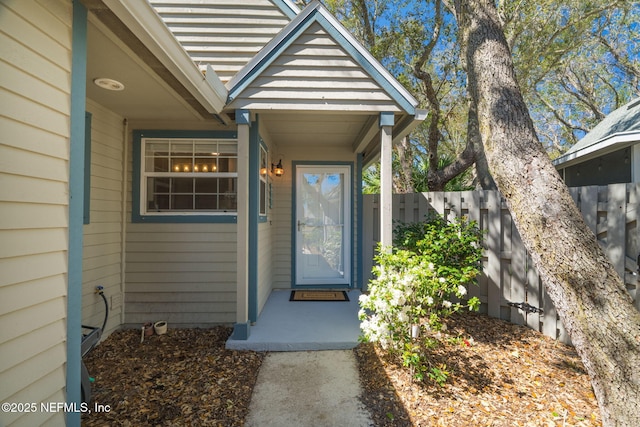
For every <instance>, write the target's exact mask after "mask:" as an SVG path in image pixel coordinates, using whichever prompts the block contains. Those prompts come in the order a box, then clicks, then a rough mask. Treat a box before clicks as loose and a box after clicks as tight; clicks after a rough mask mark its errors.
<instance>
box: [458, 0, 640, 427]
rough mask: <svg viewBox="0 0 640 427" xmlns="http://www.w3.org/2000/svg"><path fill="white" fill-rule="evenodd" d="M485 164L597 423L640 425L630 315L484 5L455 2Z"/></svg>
mask: <svg viewBox="0 0 640 427" xmlns="http://www.w3.org/2000/svg"><path fill="white" fill-rule="evenodd" d="M455 7H456V14H457V18H458V25H459V27H460V30H461V33H462V34H461V35H462V40H463V42H464V43H466V48H467V50H466V56H467V58H466V59H467V65H468V78H469V90H470V93H471V95H472V97H473V98H474V99H475V101H476V104H477V106H478V121H479V125H480V133H481V135H482V141H483V143H484V147H485V152H486V158H487V163H488V165H489V169H490V172H491V175H492V176H493V178H494V180H495V182H496V184H497V186H498V189H499V190H500V191H501V192H502V195H503V196H504V197H505V198H506V200H507V204H508V206H509V210H510V211H511V214H512V216H513V219H514V222H515V224H516V227H517V229H518V231H519V232H520V235H521V237H522V241H523V242H524V244H525V246H526V247H527V249H528V250H529V252H530V253H531V257H532V259H533V261H534V263H535V265H536V267H537V268H538V271H539V272H540V275H541V277H542V280H543V282H544V283H545V286H546V288H547V291H548V293H549V295H550V296H551V299H552V300H553V302H554V304H555V307H556V309H557V311H558V313H559V315H560V318H561V319H562V322H563V323H564V326H565V328H566V329H567V331H568V332H569V335H570V337H571V341H572V343H573V345H574V346H575V348H576V350H577V352H578V354H579V355H580V357H581V358H582V361H583V363H584V366H585V368H586V370H587V372H588V373H589V376H590V377H591V382H592V385H593V389H594V392H595V395H596V398H597V400H598V404H599V406H600V411H601V413H602V420H603V423H604V425H607V426H640V410H639V409H638V408H640V369H639V367H640V313H639V312H638V311H637V310H636V309H635V308H634V307H633V305H632V301H631V297H630V296H629V294H628V293H627V292H626V290H625V287H624V283H623V282H622V280H621V279H620V277H619V276H618V274H617V273H616V271H615V270H614V268H613V266H612V265H611V263H610V262H609V261H608V259H607V258H606V256H605V254H604V252H603V251H602V249H601V248H600V247H599V245H598V243H597V241H596V239H595V237H594V235H593V233H592V232H591V231H590V230H589V228H588V227H587V226H586V224H585V223H584V221H583V219H582V216H581V215H580V212H579V211H578V209H577V207H576V205H575V203H574V202H573V200H572V198H571V196H570V194H569V192H568V191H567V188H566V186H565V185H564V183H563V182H562V179H561V178H560V176H559V175H558V174H557V172H556V171H555V169H554V167H553V165H552V164H551V162H550V160H549V158H548V156H547V154H546V153H545V151H544V149H543V147H542V145H541V144H540V143H539V141H538V139H537V136H536V134H535V131H534V128H533V123H532V121H531V118H530V116H529V113H528V110H527V107H526V105H525V103H524V100H523V98H522V95H521V92H520V89H519V87H518V84H517V82H516V78H515V75H514V71H513V64H512V61H511V53H510V51H509V48H508V45H507V41H506V39H505V37H504V33H503V31H502V28H501V27H500V24H499V20H498V17H497V14H496V10H495V3H494V1H493V0H456V1H455Z"/></svg>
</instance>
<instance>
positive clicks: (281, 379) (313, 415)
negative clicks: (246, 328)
mask: <svg viewBox="0 0 640 427" xmlns="http://www.w3.org/2000/svg"><path fill="white" fill-rule="evenodd" d="M360 393H361V388H360V377H359V374H358V368H357V364H356V360H355V356H354V354H353V352H352V351H351V350H334V351H307V352H282V353H269V354H268V355H267V357H266V358H265V360H264V362H263V365H262V367H261V368H260V373H259V374H258V381H257V384H256V386H255V388H254V390H253V396H252V397H251V405H250V408H249V416H248V418H247V423H246V425H247V426H248V427H270V426H273V427H294V426H295V427H307V426H308V427H368V426H372V425H373V423H372V422H371V418H370V415H369V413H368V412H367V410H366V409H365V408H364V406H363V405H362V404H361V403H360V401H359V399H358V396H360Z"/></svg>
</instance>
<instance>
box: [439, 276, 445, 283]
mask: <svg viewBox="0 0 640 427" xmlns="http://www.w3.org/2000/svg"><path fill="white" fill-rule="evenodd" d="M438 281H439V282H440V283H444V282H446V281H447V279H445V278H444V277H440V278H438Z"/></svg>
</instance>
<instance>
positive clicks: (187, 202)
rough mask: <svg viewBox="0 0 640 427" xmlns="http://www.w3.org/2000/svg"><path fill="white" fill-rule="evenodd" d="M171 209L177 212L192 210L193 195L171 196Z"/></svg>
mask: <svg viewBox="0 0 640 427" xmlns="http://www.w3.org/2000/svg"><path fill="white" fill-rule="evenodd" d="M171 209H176V210H189V211H190V210H192V209H193V195H178V196H171Z"/></svg>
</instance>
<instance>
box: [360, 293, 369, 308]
mask: <svg viewBox="0 0 640 427" xmlns="http://www.w3.org/2000/svg"><path fill="white" fill-rule="evenodd" d="M358 301H359V302H360V305H361V306H362V305H366V304H367V303H368V302H369V295H365V294H361V295H360V296H359V297H358Z"/></svg>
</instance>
